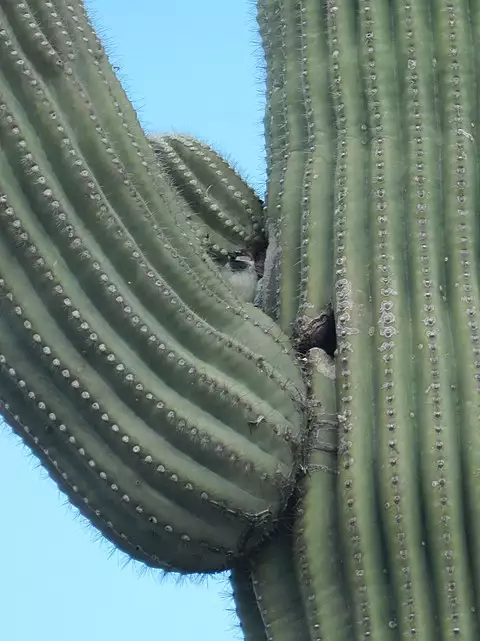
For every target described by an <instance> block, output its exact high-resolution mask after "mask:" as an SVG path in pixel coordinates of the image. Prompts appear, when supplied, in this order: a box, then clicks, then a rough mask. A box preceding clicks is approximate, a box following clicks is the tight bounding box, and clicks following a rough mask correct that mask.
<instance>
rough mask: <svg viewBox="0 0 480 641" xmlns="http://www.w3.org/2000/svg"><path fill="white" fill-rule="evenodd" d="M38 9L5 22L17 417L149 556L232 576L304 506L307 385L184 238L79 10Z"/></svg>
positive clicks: (8, 362) (176, 201)
mask: <svg viewBox="0 0 480 641" xmlns="http://www.w3.org/2000/svg"><path fill="white" fill-rule="evenodd" d="M29 7H30V11H31V13H28V12H26V11H25V5H24V4H22V3H17V2H7V3H4V4H3V5H2V8H1V9H0V22H1V25H2V32H1V34H0V56H1V59H2V69H1V72H0V74H1V92H0V102H1V110H2V118H1V119H0V146H1V154H0V167H1V169H0V192H1V193H0V389H1V390H2V404H3V408H4V413H5V417H6V418H7V420H8V422H9V423H10V424H11V425H12V426H13V427H14V429H15V430H16V431H17V432H18V433H20V434H21V435H22V436H23V438H25V439H26V441H27V443H28V444H29V445H30V446H31V447H32V449H33V450H34V451H35V452H36V453H37V454H38V456H39V457H40V459H41V460H42V462H43V463H44V465H45V466H46V467H47V469H48V470H49V472H50V473H51V474H52V476H53V477H54V478H55V480H56V481H57V482H58V483H59V485H60V487H61V488H62V489H64V490H65V491H66V492H67V494H68V496H69V498H70V499H71V501H72V502H73V503H74V504H75V505H77V507H79V508H80V510H81V511H82V512H83V514H84V515H85V516H87V518H89V519H90V520H91V521H92V523H93V524H94V525H96V526H97V527H98V528H99V529H100V530H101V531H102V532H103V533H104V534H105V535H106V536H107V537H108V538H110V539H111V540H112V541H113V542H115V543H116V544H117V545H118V546H119V547H120V548H121V549H123V550H124V551H126V552H127V553H129V554H130V555H131V556H133V557H135V558H137V559H140V560H142V561H144V562H145V563H147V564H149V565H151V566H154V567H161V568H164V569H171V570H178V571H181V572H212V571H218V570H220V569H224V568H228V567H230V566H231V565H232V563H233V561H234V560H235V559H236V558H239V557H242V556H243V555H244V554H246V553H248V552H249V551H250V550H252V549H254V548H255V547H256V546H257V545H258V544H259V542H260V541H261V540H262V539H263V538H264V537H265V536H266V534H268V532H269V531H271V530H272V528H273V527H274V525H275V521H276V519H277V518H278V515H279V513H280V512H281V511H282V510H283V507H284V504H285V503H286V501H287V500H288V497H289V495H290V493H291V491H292V488H293V484H294V477H295V474H296V468H297V460H298V457H299V450H300V446H301V439H302V428H303V423H304V418H303V391H302V386H303V383H302V379H301V374H300V371H299V369H298V367H297V365H296V363H295V360H294V359H293V358H292V357H291V356H290V354H289V349H291V348H289V346H288V343H287V341H286V339H285V337H284V336H283V335H282V333H281V332H279V330H278V329H277V328H276V327H275V325H274V324H273V322H272V321H271V320H269V319H268V318H267V317H266V316H264V315H263V314H262V313H261V312H259V311H258V310H256V309H255V308H254V307H253V306H251V305H250V306H246V305H242V304H241V302H240V300H239V299H238V297H237V296H236V294H235V292H233V290H231V289H230V288H229V287H228V286H227V284H226V283H225V281H224V280H222V279H221V278H220V277H219V276H218V274H217V272H216V271H215V270H214V269H212V268H211V264H210V262H211V261H210V262H209V260H207V259H205V257H204V256H203V255H202V249H201V247H200V245H199V244H198V242H197V241H196V239H195V237H194V235H193V234H192V233H191V229H190V228H189V226H188V225H187V224H184V225H182V226H181V228H179V226H178V223H179V221H180V222H185V218H186V212H187V210H188V209H187V207H186V206H185V203H184V200H183V199H182V198H181V197H180V196H179V194H178V193H177V192H176V191H175V190H174V189H173V188H172V187H171V185H170V183H169V181H168V178H165V177H164V176H163V175H162V174H161V172H159V169H158V165H157V163H156V160H155V156H154V153H153V151H152V150H151V148H150V146H149V144H148V142H147V141H146V139H145V137H144V135H143V133H142V132H141V130H140V127H139V125H138V123H137V122H136V121H135V118H134V114H133V111H132V109H131V107H130V106H129V105H128V102H127V101H126V99H125V97H124V96H123V92H122V90H121V88H120V86H119V84H118V81H117V80H116V79H115V78H114V76H113V75H112V74H111V72H110V71H109V67H108V65H107V63H106V61H105V54H104V52H103V49H102V48H101V46H100V44H99V43H98V42H96V41H95V37H94V34H93V32H92V30H91V28H90V26H89V24H88V22H87V19H86V16H85V14H84V12H83V9H82V7H81V5H80V4H79V3H70V4H68V5H67V4H65V3H64V2H58V3H48V2H47V3H44V2H43V1H42V2H31V3H30V4H29ZM54 24H55V25H56V26H55V29H54V28H53V25H54ZM80 28H81V29H82V30H81V31H79V29H80ZM19 61H21V62H22V65H19ZM19 104H22V108H19V107H18V105H19ZM92 123H93V124H92Z"/></svg>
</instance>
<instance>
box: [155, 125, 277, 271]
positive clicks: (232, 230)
mask: <svg viewBox="0 0 480 641" xmlns="http://www.w3.org/2000/svg"><path fill="white" fill-rule="evenodd" d="M150 141H151V143H152V146H153V149H154V150H155V153H156V155H157V159H158V161H159V163H160V166H161V167H162V169H163V172H164V174H165V175H166V176H169V177H170V178H171V180H172V183H173V185H174V186H175V187H176V188H177V190H178V191H179V192H180V194H181V195H182V197H183V198H184V199H185V201H186V202H187V203H188V205H189V206H190V210H191V215H192V221H191V222H192V225H194V226H196V227H197V234H200V235H201V236H202V239H203V242H204V244H205V246H206V249H207V251H208V252H209V253H210V254H211V255H212V256H214V257H217V258H219V259H220V258H222V257H223V258H225V257H227V256H229V255H235V254H241V253H251V254H252V255H253V256H255V254H257V253H258V252H259V251H263V250H264V248H265V243H266V240H265V237H264V230H263V203H262V201H261V200H260V198H259V197H258V196H257V194H256V193H255V192H254V191H253V190H252V189H251V188H250V187H249V186H248V185H247V184H246V183H245V182H244V181H243V180H242V178H240V176H239V175H238V174H237V173H236V172H235V170H234V169H233V168H232V167H231V166H230V165H229V164H228V163H227V162H226V161H225V160H224V159H223V158H222V157H221V156H220V155H219V154H218V153H216V152H215V151H214V150H213V149H212V148H211V147H209V146H208V145H206V144H204V143H201V142H199V141H197V140H195V139H194V138H192V137H191V136H180V135H175V136H173V135H165V136H151V137H150Z"/></svg>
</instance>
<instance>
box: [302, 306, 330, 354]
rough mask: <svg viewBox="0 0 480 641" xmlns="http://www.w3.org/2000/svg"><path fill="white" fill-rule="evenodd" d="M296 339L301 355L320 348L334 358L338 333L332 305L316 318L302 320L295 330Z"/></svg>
mask: <svg viewBox="0 0 480 641" xmlns="http://www.w3.org/2000/svg"><path fill="white" fill-rule="evenodd" d="M294 339H295V345H296V348H297V351H298V352H299V353H300V354H306V352H308V350H309V349H312V348H314V347H319V348H320V349H323V351H324V352H326V353H327V354H328V355H329V356H331V357H332V358H333V356H334V354H335V350H336V349H337V333H336V331H335V314H334V312H333V307H332V305H327V307H326V308H325V309H324V310H323V311H322V313H321V314H319V315H318V316H315V318H308V317H306V316H304V317H303V318H301V319H300V320H299V322H298V323H297V326H296V328H295V332H294Z"/></svg>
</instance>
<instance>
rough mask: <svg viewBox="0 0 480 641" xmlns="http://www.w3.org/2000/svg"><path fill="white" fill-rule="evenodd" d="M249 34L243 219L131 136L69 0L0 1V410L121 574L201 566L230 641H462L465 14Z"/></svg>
mask: <svg viewBox="0 0 480 641" xmlns="http://www.w3.org/2000/svg"><path fill="white" fill-rule="evenodd" d="M258 21H259V26H260V30H261V35H262V40H263V44H264V50H265V56H266V61H267V97H268V99H267V113H266V117H265V128H266V139H267V155H268V190H267V191H268V198H267V202H266V203H265V207H264V208H262V207H261V205H260V203H259V201H258V199H257V198H256V196H255V195H254V194H253V192H252V191H251V190H250V189H249V188H248V187H247V186H246V185H244V184H243V183H242V181H241V180H240V178H239V177H238V176H236V174H234V172H233V171H232V170H231V168H230V167H229V166H228V165H227V164H226V163H224V161H222V160H221V159H220V158H219V157H218V156H216V155H215V154H214V152H213V151H212V150H209V149H208V148H206V147H204V146H202V145H201V143H199V142H196V141H193V140H191V139H186V138H182V137H180V138H168V137H166V138H161V139H158V140H156V141H151V142H149V141H148V140H147V139H146V138H145V135H144V133H143V132H142V131H141V129H140V127H139V125H138V122H137V120H136V117H135V114H134V112H133V110H132V108H131V106H130V105H129V103H128V101H127V99H126V97H125V95H124V93H123V91H122V89H121V87H120V85H119V83H118V81H117V79H116V78H115V76H114V74H113V72H112V70H111V68H110V66H109V64H108V61H107V59H106V56H105V53H104V51H103V49H102V46H101V44H100V43H99V41H98V40H97V38H96V36H95V35H94V33H93V31H92V29H91V27H90V25H89V23H88V20H87V17H86V15H85V12H84V9H83V6H82V3H81V1H80V0H54V1H49V2H44V1H43V0H29V1H28V2H25V1H24V2H17V1H15V0H4V1H3V2H2V3H0V61H1V64H0V109H1V114H0V398H1V408H2V412H3V414H4V415H5V417H6V418H7V420H8V421H9V423H10V424H11V425H12V427H13V429H14V430H15V431H16V432H17V433H19V434H20V435H21V436H22V438H24V439H25V442H26V443H27V444H28V445H29V446H30V447H31V448H32V450H33V451H34V452H35V453H36V454H37V455H38V456H39V458H40V459H41V461H42V462H43V464H44V465H45V466H46V468H47V469H48V470H49V472H50V473H51V475H52V477H53V478H54V479H55V480H56V481H57V482H58V483H59V484H60V486H61V487H62V488H63V490H64V491H65V492H66V493H67V495H68V496H69V498H70V500H71V501H72V502H73V503H75V504H76V505H78V506H79V507H80V509H81V510H82V512H83V513H84V514H85V515H86V516H87V517H88V518H89V519H91V521H92V523H94V524H95V525H96V526H97V527H98V528H99V529H100V530H101V531H102V532H103V533H104V534H105V535H106V536H107V537H109V538H110V539H111V540H112V541H114V542H115V543H116V544H117V545H119V546H120V547H121V548H122V549H124V550H125V551H126V552H128V553H130V554H131V555H132V556H134V557H135V558H138V559H141V560H143V561H144V562H145V563H148V564H150V565H152V566H155V567H161V568H164V569H167V570H179V571H183V572H214V571H218V570H224V569H230V570H231V580H232V586H233V590H234V598H235V600H236V604H237V611H238V614H239V617H240V620H241V623H242V628H243V630H244V633H245V637H246V639H247V641H266V640H268V641H270V640H271V641H297V640H299V641H320V640H322V641H351V640H352V639H355V640H366V639H369V640H374V641H384V640H391V641H397V640H398V641H399V640H400V639H407V638H408V639H417V640H419V641H433V640H436V639H442V640H444V641H446V640H448V639H458V640H460V639H462V640H464V641H474V640H476V639H478V638H480V620H479V615H478V612H479V611H480V603H479V599H480V550H479V542H480V496H479V493H480V484H479V481H478V476H479V470H480V463H479V455H480V448H479V444H478V439H477V438H476V433H477V431H478V430H477V424H476V422H477V421H478V418H479V415H480V412H479V409H480V407H479V405H480V402H479V400H480V397H479V385H478V381H479V380H480V373H479V368H480V358H479V344H478V343H479V325H478V306H479V304H480V299H479V284H478V270H477V256H478V252H479V233H478V211H477V196H478V194H477V191H478V170H479V161H478V158H479V149H478V146H479V143H478V140H477V134H476V130H477V128H478V126H479V124H480V118H479V115H480V110H479V104H480V103H479V98H478V96H479V92H478V87H479V86H480V73H479V71H478V69H479V64H478V62H479V60H478V57H479V56H480V53H478V47H476V46H475V43H476V42H477V40H479V38H480V0H470V2H467V1H466V0H418V1H416V2H412V0H391V1H390V2H385V0H343V1H340V0H339V1H338V2H337V1H336V0H326V1H325V0H258ZM212 171H213V174H212ZM262 218H263V219H262ZM263 230H264V231H265V237H264V236H263ZM242 254H243V255H247V256H250V257H251V258H252V260H253V261H254V263H255V267H256V271H257V275H258V278H259V288H258V292H257V296H256V305H257V306H254V305H252V304H250V303H248V302H246V301H245V300H243V299H242V298H241V297H240V296H239V295H238V294H237V292H236V291H235V289H234V288H232V286H231V284H230V282H229V280H228V279H226V278H225V277H224V276H223V275H222V271H221V269H219V264H218V262H219V260H234V259H235V258H236V257H238V256H239V255H242ZM259 308H261V309H259Z"/></svg>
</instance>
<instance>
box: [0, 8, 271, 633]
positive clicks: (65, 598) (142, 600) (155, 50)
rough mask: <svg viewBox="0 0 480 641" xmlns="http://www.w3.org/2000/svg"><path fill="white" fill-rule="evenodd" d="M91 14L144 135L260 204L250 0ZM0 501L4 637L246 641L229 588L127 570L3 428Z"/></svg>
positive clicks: (259, 68)
mask: <svg viewBox="0 0 480 641" xmlns="http://www.w3.org/2000/svg"><path fill="white" fill-rule="evenodd" d="M86 4H87V8H88V10H89V11H90V14H91V16H92V18H93V20H94V23H95V25H96V27H97V29H98V31H99V34H100V36H101V37H102V39H103V41H104V42H105V44H106V47H107V51H108V53H109V55H110V58H111V60H112V62H113V64H115V65H118V66H119V67H120V70H119V72H118V75H119V77H120V79H121V81H122V83H123V85H124V87H125V89H126V91H127V93H128V95H129V97H130V99H131V101H132V102H133V104H134V106H135V108H136V110H137V113H138V115H139V118H140V120H141V122H142V125H143V126H144V128H145V130H146V131H147V132H152V133H161V132H167V131H175V132H183V133H188V134H191V135H195V136H198V137H200V138H202V139H203V140H205V141H207V142H209V143H211V144H213V145H214V146H215V147H216V148H217V149H218V150H220V151H222V153H225V154H226V155H227V157H228V158H229V159H230V160H233V161H234V162H235V165H236V166H237V168H238V169H239V170H240V171H241V172H242V174H243V175H244V176H245V177H246V178H247V179H248V180H249V182H250V183H251V184H252V185H254V186H255V187H257V188H258V189H259V190H260V192H261V193H262V194H263V190H264V176H265V171H264V146H263V125H262V119H263V106H264V94H263V63H262V55H261V49H260V42H259V38H258V34H257V29H256V23H255V4H254V1H253V0H229V1H227V0H204V1H203V2H201V1H199V0H175V2H166V1H165V0H136V1H134V2H132V0H87V3H86ZM0 395H1V391H0ZM0 499H1V508H0V509H1V517H0V523H1V527H0V558H1V569H0V604H1V605H0V610H1V613H2V614H1V617H0V638H3V639H8V640H9V641H65V640H68V641H134V640H135V641H143V640H147V639H148V640H149V641H156V640H158V641H161V640H163V639H165V640H167V639H168V641H207V640H208V641H241V639H242V634H241V632H240V631H239V629H238V622H237V620H236V617H235V615H234V614H233V613H232V607H233V604H232V602H231V599H230V595H229V588H228V582H227V581H226V580H225V578H223V579H208V580H203V581H199V580H198V579H197V580H191V579H181V580H178V578H177V577H175V576H169V577H167V578H162V577H160V576H159V574H158V573H155V572H153V571H151V570H149V571H147V572H145V571H144V570H143V569H142V566H140V565H139V564H134V563H128V564H127V565H126V566H125V561H126V557H124V556H122V555H121V554H119V553H118V552H115V553H114V554H113V555H112V554H111V552H112V548H111V546H110V545H109V544H108V543H106V542H105V541H99V539H98V536H97V535H96V533H95V531H94V530H93V528H92V527H91V526H88V525H86V524H85V522H84V521H83V520H82V519H81V518H79V517H78V515H77V514H76V512H75V511H74V510H73V509H72V508H71V507H70V506H69V505H68V504H67V503H66V499H65V497H64V496H63V495H61V494H60V493H59V491H58V490H57V488H56V486H55V485H54V483H53V482H52V481H50V480H49V479H48V477H47V475H46V473H45V472H44V471H43V470H42V468H41V467H39V465H38V464H37V462H36V459H34V457H33V456H32V455H30V454H29V452H28V450H26V448H25V447H24V446H23V445H22V444H21V442H20V441H19V440H18V439H17V438H16V437H14V436H13V435H12V434H11V432H10V430H9V428H8V427H5V426H3V427H0Z"/></svg>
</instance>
